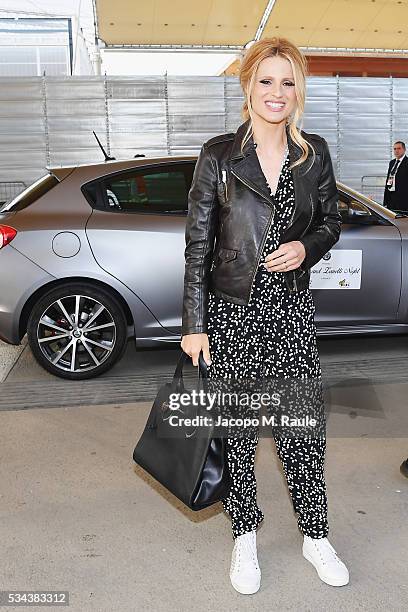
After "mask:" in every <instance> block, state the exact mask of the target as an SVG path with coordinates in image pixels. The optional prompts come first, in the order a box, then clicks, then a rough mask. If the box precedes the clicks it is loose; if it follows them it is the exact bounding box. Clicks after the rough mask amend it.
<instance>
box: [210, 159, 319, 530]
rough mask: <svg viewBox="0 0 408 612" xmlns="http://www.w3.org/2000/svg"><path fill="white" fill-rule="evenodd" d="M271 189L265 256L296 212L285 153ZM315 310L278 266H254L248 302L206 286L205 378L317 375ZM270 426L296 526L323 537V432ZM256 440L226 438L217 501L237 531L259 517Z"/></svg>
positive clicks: (254, 523) (310, 298) (254, 436)
mask: <svg viewBox="0 0 408 612" xmlns="http://www.w3.org/2000/svg"><path fill="white" fill-rule="evenodd" d="M273 195H274V200H275V207H276V211H275V217H274V222H273V223H272V225H271V227H270V231H269V234H268V237H267V240H266V243H265V247H264V252H263V257H262V259H263V258H265V257H266V255H268V254H269V253H271V252H272V251H274V250H276V249H277V248H278V246H279V244H280V239H281V236H282V232H283V231H284V229H285V227H286V225H287V224H288V223H289V222H290V220H291V216H292V213H293V207H294V204H295V202H294V186H293V180H292V172H291V170H290V167H289V155H288V152H286V156H285V157H284V161H283V164H282V168H281V173H280V176H279V180H278V184H277V188H276V192H275V194H273ZM314 314H315V305H314V302H313V296H312V293H311V291H310V289H304V290H302V291H299V292H292V293H291V292H289V291H288V289H287V287H286V284H285V282H284V276H283V273H282V272H268V271H267V270H266V269H265V267H264V266H262V265H261V266H260V267H259V268H258V270H257V272H256V276H255V280H254V284H253V287H252V291H251V296H250V300H249V303H248V305H240V304H233V303H231V302H227V301H226V300H224V299H223V298H221V297H218V296H216V295H215V294H213V293H212V292H210V294H209V304H208V337H209V344H210V353H211V359H212V363H211V365H210V366H209V367H208V375H209V378H210V379H211V378H216V379H231V378H233V379H241V378H243V379H246V378H250V379H251V378H252V379H261V378H262V377H272V378H273V377H279V376H285V377H288V378H300V379H303V378H309V377H310V378H318V379H320V377H321V369H320V360H319V354H318V349H317V343H316V328H315V322H314ZM322 411H323V412H324V406H323V405H322ZM321 418H322V419H324V416H323V415H321ZM273 429H274V428H272V434H273V436H274V439H275V444H276V449H277V453H278V456H279V458H280V460H281V462H282V466H283V469H284V472H285V475H286V479H287V484H288V488H289V491H290V494H291V498H292V503H293V507H294V510H295V512H296V513H297V514H298V526H299V528H300V530H301V531H302V532H303V533H304V534H306V535H308V536H310V537H313V538H322V537H326V536H327V534H328V522H327V498H326V485H325V478H324V460H325V450H326V440H325V434H324V433H323V435H320V436H318V437H312V436H310V437H307V436H303V437H293V436H288V437H285V436H283V437H282V436H279V435H275V433H274V431H273ZM258 439H259V433H258V432H257V431H253V432H252V434H251V435H250V436H248V435H246V436H242V437H227V459H228V465H229V469H230V473H231V478H232V485H231V489H230V491H229V494H228V497H226V498H225V499H223V501H222V503H223V507H224V510H225V511H226V512H227V513H228V514H229V516H230V518H231V523H232V535H233V537H234V538H235V537H237V536H238V535H241V534H243V533H245V532H247V531H252V530H253V529H256V528H257V526H258V525H259V523H260V522H261V521H262V520H263V519H264V513H263V511H262V510H261V509H260V508H259V506H258V504H257V498H256V479H255V473H254V459H255V451H256V447H257V443H258Z"/></svg>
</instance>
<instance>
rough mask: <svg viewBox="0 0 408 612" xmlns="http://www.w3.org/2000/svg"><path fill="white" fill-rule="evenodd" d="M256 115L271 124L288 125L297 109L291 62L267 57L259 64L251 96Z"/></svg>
mask: <svg viewBox="0 0 408 612" xmlns="http://www.w3.org/2000/svg"><path fill="white" fill-rule="evenodd" d="M251 104H252V108H253V111H254V113H256V114H257V115H259V116H260V117H262V118H263V119H265V121H268V122H269V123H280V122H282V121H283V122H284V123H286V118H287V117H288V116H289V115H290V114H291V113H292V112H293V111H294V109H295V108H296V93H295V81H294V78H293V70H292V66H291V63H290V61H289V60H287V59H286V58H284V57H281V56H279V55H278V56H275V57H266V58H265V59H263V60H262V62H261V63H260V64H259V66H258V69H257V71H256V75H255V83H254V87H253V90H252V94H251Z"/></svg>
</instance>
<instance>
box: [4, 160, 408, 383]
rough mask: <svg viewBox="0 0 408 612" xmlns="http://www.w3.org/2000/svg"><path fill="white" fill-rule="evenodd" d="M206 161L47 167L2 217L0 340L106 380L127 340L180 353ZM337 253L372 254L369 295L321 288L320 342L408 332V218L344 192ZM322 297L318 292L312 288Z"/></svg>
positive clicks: (66, 370)
mask: <svg viewBox="0 0 408 612" xmlns="http://www.w3.org/2000/svg"><path fill="white" fill-rule="evenodd" d="M196 159H197V156H179V157H173V156H168V157H162V158H154V159H153V158H140V159H129V160H121V161H106V162H103V163H95V164H86V165H85V164H84V165H78V166H63V167H50V168H47V174H46V175H45V176H43V177H41V178H40V179H39V180H37V181H36V182H35V183H34V184H33V185H31V186H30V187H29V188H27V189H26V190H25V191H23V192H22V193H21V194H20V195H19V196H17V197H16V198H14V199H13V200H11V201H10V202H8V203H5V204H4V205H3V207H2V208H1V209H0V289H1V294H0V337H1V338H2V339H3V340H5V341H6V342H9V343H12V344H19V343H20V342H21V339H22V338H23V336H24V335H25V333H27V336H28V341H29V344H30V347H31V349H32V352H33V354H34V356H35V358H36V359H37V361H38V362H39V363H40V364H41V365H42V366H43V367H44V368H45V369H47V370H48V371H49V372H51V373H53V374H55V375H57V376H60V377H63V378H70V379H83V378H91V377H93V376H97V375H99V374H101V373H102V372H106V371H107V370H108V369H109V368H111V367H112V365H113V364H114V363H115V362H116V361H117V360H118V359H119V358H120V356H121V355H122V354H123V351H124V349H125V346H126V342H127V339H129V338H135V339H136V346H154V345H160V344H162V343H163V342H174V343H179V342H180V339H181V336H180V330H181V313H182V298H183V276H184V246H185V243H184V230H185V222H186V214H187V207H188V192H189V189H190V185H191V180H192V175H193V171H194V166H195V162H196ZM338 189H339V197H340V210H341V213H342V216H343V230H342V234H341V238H340V241H339V242H338V243H337V244H336V248H335V249H333V251H332V252H334V251H335V250H339V249H340V250H341V249H347V250H349V249H351V250H353V249H360V250H361V251H362V253H363V262H364V263H363V274H362V278H361V286H359V288H358V289H352V290H350V291H344V290H340V291H339V290H338V289H315V290H314V300H315V303H316V324H317V328H318V333H319V334H339V333H340V334H344V333H367V332H377V333H378V332H380V333H381V332H382V333H398V332H407V331H408V278H407V274H408V270H407V268H406V266H407V264H406V263H405V262H406V261H407V255H408V253H407V236H408V224H407V222H408V219H406V218H405V216H404V215H401V216H399V215H397V214H395V213H393V212H391V211H390V210H388V209H386V208H384V207H383V206H381V205H380V204H377V203H376V202H374V201H373V200H371V199H369V198H366V197H364V196H363V195H361V194H359V193H357V192H355V191H353V190H352V189H349V188H347V187H346V186H345V185H342V184H340V183H339V184H338ZM312 288H313V287H312Z"/></svg>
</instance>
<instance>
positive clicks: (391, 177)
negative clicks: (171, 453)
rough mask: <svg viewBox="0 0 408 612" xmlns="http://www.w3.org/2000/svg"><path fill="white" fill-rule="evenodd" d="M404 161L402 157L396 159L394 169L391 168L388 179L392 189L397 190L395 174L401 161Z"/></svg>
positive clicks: (388, 185)
mask: <svg viewBox="0 0 408 612" xmlns="http://www.w3.org/2000/svg"><path fill="white" fill-rule="evenodd" d="M401 161H402V157H400V159H396V160H395V163H394V165H393V167H392V169H391V170H390V173H389V175H388V179H387V188H388V189H389V190H390V191H395V175H396V173H397V170H398V168H399V165H400V162H401Z"/></svg>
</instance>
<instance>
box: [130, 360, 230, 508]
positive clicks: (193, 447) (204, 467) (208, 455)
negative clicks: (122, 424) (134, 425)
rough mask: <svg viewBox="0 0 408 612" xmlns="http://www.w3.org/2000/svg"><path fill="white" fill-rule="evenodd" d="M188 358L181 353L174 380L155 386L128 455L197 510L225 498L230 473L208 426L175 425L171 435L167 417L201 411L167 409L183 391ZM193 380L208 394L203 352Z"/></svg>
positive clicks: (221, 448) (201, 408)
mask: <svg viewBox="0 0 408 612" xmlns="http://www.w3.org/2000/svg"><path fill="white" fill-rule="evenodd" d="M187 359H190V357H189V355H187V353H185V352H184V351H182V354H181V356H180V359H179V361H178V364H177V367H176V370H175V373H174V376H173V380H172V381H171V382H166V383H165V384H164V385H162V386H161V387H160V389H159V392H158V394H157V396H156V399H155V400H154V403H153V406H152V409H151V411H150V414H149V417H148V420H147V423H146V425H145V428H144V431H143V433H142V435H141V437H140V439H139V441H138V443H137V444H136V446H135V449H134V451H133V460H134V461H135V462H136V463H137V464H138V465H140V466H141V467H142V468H143V469H144V470H146V471H147V472H148V473H149V474H151V476H153V477H154V478H155V479H156V480H158V481H159V482H160V483H161V484H162V485H163V486H164V487H166V489H168V490H169V491H170V492H171V493H173V494H174V495H175V496H176V497H178V499H180V500H181V501H182V502H183V503H184V504H186V506H188V507H189V508H190V509H191V510H201V509H203V508H206V507H208V506H211V505H212V504H214V503H216V502H218V501H220V500H221V499H222V498H223V497H225V496H226V495H227V492H228V489H229V487H230V475H229V471H228V466H227V461H226V457H225V439H224V438H222V437H218V438H217V437H213V432H214V426H213V425H208V426H202V425H200V427H194V426H185V427H177V431H175V429H176V428H175V427H174V425H171V424H170V419H169V417H170V416H171V415H172V414H177V415H179V416H180V414H181V413H183V415H188V417H192V418H194V417H197V416H198V417H199V416H200V415H202V416H204V413H205V412H206V409H205V406H203V405H202V404H200V406H199V407H198V408H197V407H191V406H187V407H185V406H183V407H182V409H181V410H179V409H177V412H175V411H174V409H171V408H170V395H171V394H172V393H184V392H185V387H184V380H183V366H184V364H185V362H186V360H187ZM198 382H199V384H200V383H202V385H203V388H204V389H203V390H204V391H205V393H207V392H208V374H207V364H206V363H205V361H204V357H203V356H202V352H200V355H199V360H198ZM204 395H205V394H204ZM173 397H174V396H173ZM207 397H208V396H207ZM207 416H208V413H207Z"/></svg>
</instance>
